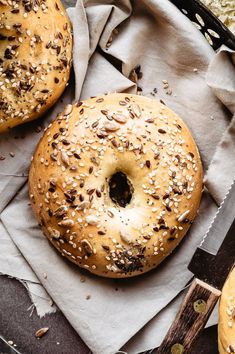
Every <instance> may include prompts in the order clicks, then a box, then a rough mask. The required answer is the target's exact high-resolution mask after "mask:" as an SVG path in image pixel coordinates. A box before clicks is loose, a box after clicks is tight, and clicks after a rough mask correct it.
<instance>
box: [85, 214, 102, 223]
mask: <svg viewBox="0 0 235 354" xmlns="http://www.w3.org/2000/svg"><path fill="white" fill-rule="evenodd" d="M85 220H86V222H87V223H88V224H89V225H97V224H98V221H99V219H98V218H97V216H95V215H87V217H86V219H85Z"/></svg>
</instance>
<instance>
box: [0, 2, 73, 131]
mask: <svg viewBox="0 0 235 354" xmlns="http://www.w3.org/2000/svg"><path fill="white" fill-rule="evenodd" d="M0 2H1V4H0V6H1V9H0V132H3V131H5V130H7V129H8V128H12V127H14V126H16V125H19V124H22V123H24V122H27V121H30V120H33V119H36V118H38V117H39V116H40V115H42V113H44V112H45V111H46V110H47V109H48V108H50V107H51V106H52V105H53V104H54V103H55V102H56V100H57V99H58V98H59V96H60V95H61V94H62V92H63V90H64V88H65V86H66V83H67V81H68V79H69V73H70V67H71V56H72V35H71V24H70V21H69V18H68V16H67V14H66V11H65V10H64V7H63V5H62V3H61V2H60V0H56V1H55V0H38V1H33V0H17V1H15V0H13V1H10V0H0Z"/></svg>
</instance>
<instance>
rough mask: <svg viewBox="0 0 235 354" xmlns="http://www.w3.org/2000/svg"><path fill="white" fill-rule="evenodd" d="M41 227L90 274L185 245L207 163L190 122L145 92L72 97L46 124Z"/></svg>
mask: <svg viewBox="0 0 235 354" xmlns="http://www.w3.org/2000/svg"><path fill="white" fill-rule="evenodd" d="M29 187H30V198H31V201H32V206H33V209H34V213H35V215H36V217H37V219H38V221H39V223H40V225H41V226H42V229H43V232H44V233H45V235H47V237H48V239H49V240H50V241H51V242H52V243H53V245H54V246H55V247H56V248H57V249H58V250H59V251H60V252H61V253H62V254H63V255H64V256H66V257H67V258H68V259H70V260H71V261H72V262H74V263H76V264H78V265H79V266H81V267H83V268H86V269H88V270H89V271H91V272H92V273H95V274H98V275H101V276H106V277H114V278H115V277H119V278H124V277H130V276H135V275H138V274H141V273H145V272H147V271H149V270H150V269H152V268H154V267H156V266H157V265H158V264H159V263H160V262H161V261H162V260H163V259H164V258H165V257H166V256H167V255H169V254H170V253H171V252H172V251H173V249H174V248H175V247H176V246H177V245H178V243H179V242H180V241H181V239H182V238H183V236H184V235H185V234H186V232H187V230H188V228H189V226H190V224H191V221H192V220H193V218H194V216H195V214H196V212H197V209H198V205H199V202H200V197H201V192H202V166H201V161H200V157H199V153H198V150H197V147H196V144H195V142H194V140H193V138H192V135H191V134H190V132H189V130H188V128H187V127H186V125H185V124H184V123H183V121H182V120H181V119H180V118H179V117H178V116H177V115H176V114H175V113H174V112H172V111H171V110H170V109H169V108H167V107H166V106H164V105H163V104H160V103H158V102H156V101H155V100H151V99H148V98H146V97H143V96H136V95H130V94H110V95H106V96H100V97H95V98H91V99H88V100H86V101H84V102H79V103H77V104H76V105H74V106H72V105H68V106H67V107H66V108H65V111H64V112H63V113H62V114H60V116H59V117H58V118H57V119H56V120H55V122H54V123H53V124H51V125H50V126H49V127H48V129H47V130H46V131H45V134H44V136H43V138H42V139H41V141H40V143H39V145H38V147H37V150H36V152H35V154H34V157H33V161H32V165H31V169H30V176H29Z"/></svg>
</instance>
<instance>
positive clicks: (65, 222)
mask: <svg viewBox="0 0 235 354" xmlns="http://www.w3.org/2000/svg"><path fill="white" fill-rule="evenodd" d="M58 225H60V226H62V227H73V225H74V221H73V220H72V219H65V220H62V221H60V222H59V223H58Z"/></svg>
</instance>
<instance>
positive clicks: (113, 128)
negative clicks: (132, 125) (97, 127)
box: [104, 122, 120, 132]
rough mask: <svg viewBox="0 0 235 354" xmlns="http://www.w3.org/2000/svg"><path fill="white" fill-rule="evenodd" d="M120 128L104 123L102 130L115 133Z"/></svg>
mask: <svg viewBox="0 0 235 354" xmlns="http://www.w3.org/2000/svg"><path fill="white" fill-rule="evenodd" d="M119 128H120V127H119V126H118V125H117V124H115V123H110V122H106V123H105V124H104V129H105V130H106V131H107V132H115V131H116V130H118V129H119Z"/></svg>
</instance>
